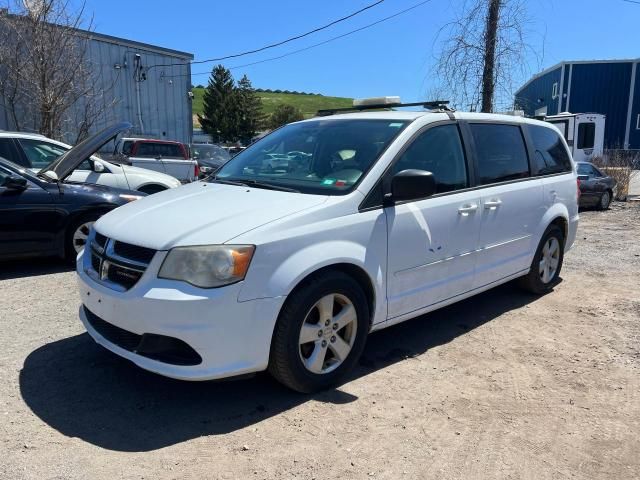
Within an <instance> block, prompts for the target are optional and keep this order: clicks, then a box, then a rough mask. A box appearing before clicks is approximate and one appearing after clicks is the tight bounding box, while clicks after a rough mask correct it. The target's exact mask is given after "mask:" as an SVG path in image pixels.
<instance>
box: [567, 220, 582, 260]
mask: <svg viewBox="0 0 640 480" xmlns="http://www.w3.org/2000/svg"><path fill="white" fill-rule="evenodd" d="M579 222H580V215H579V214H577V213H576V214H575V215H574V216H573V217H572V218H570V219H569V225H568V228H567V241H566V243H565V246H564V250H565V252H567V251H569V250H571V247H573V244H574V242H575V241H576V236H577V235H578V223H579Z"/></svg>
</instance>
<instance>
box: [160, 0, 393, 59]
mask: <svg viewBox="0 0 640 480" xmlns="http://www.w3.org/2000/svg"><path fill="white" fill-rule="evenodd" d="M382 2H384V0H378V1H376V2H374V3H371V4H369V5H367V6H366V7H364V8H361V9H360V10H357V11H355V12H353V13H350V14H349V15H346V16H344V17H341V18H338V19H337V20H333V21H332V22H329V23H327V24H326V25H323V26H321V27H317V28H314V29H313V30H309V31H308V32H305V33H301V34H300V35H296V36H294V37H289V38H287V39H285V40H281V41H279V42H276V43H271V44H269V45H265V46H263V47H260V48H256V49H253V50H247V51H245V52H240V53H234V54H231V55H226V56H224V57H218V58H209V59H207V60H196V61H193V62H189V63H174V64H173V65H172V64H160V65H152V66H151V67H149V68H155V67H173V66H176V65H189V64H191V65H195V64H200V63H210V62H219V61H221V60H229V59H230V58H237V57H243V56H245V55H251V54H253V53H258V52H262V51H264V50H268V49H270V48H275V47H279V46H280V45H284V44H285V43H289V42H293V41H294V40H299V39H301V38H304V37H308V36H309V35H312V34H314V33H317V32H320V31H321V30H326V29H327V28H329V27H332V26H333V25H336V24H338V23H341V22H344V21H345V20H348V19H350V18H353V17H355V16H356V15H359V14H360V13H362V12H364V11H366V10H369V9H371V8H373V7H375V6H377V5H380V4H381V3H382Z"/></svg>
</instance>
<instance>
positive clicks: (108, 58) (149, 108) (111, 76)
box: [0, 30, 193, 143]
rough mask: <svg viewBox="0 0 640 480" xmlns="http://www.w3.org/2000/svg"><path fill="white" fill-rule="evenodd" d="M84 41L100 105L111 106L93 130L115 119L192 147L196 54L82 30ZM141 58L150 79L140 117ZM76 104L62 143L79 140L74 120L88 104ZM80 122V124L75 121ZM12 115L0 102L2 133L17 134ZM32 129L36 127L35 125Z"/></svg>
mask: <svg viewBox="0 0 640 480" xmlns="http://www.w3.org/2000/svg"><path fill="white" fill-rule="evenodd" d="M77 35H78V37H79V38H80V41H87V42H88V46H87V47H88V48H87V57H88V58H87V60H88V62H89V63H90V65H91V66H92V67H93V70H94V72H95V75H96V79H97V87H98V90H100V91H102V92H104V95H103V97H102V101H104V102H105V103H106V104H110V103H112V102H114V101H115V103H114V104H113V105H111V106H109V107H107V108H106V109H105V111H104V113H102V114H101V116H100V117H99V119H98V121H96V122H95V124H94V125H93V127H92V128H91V133H93V132H96V131H98V130H100V129H102V128H104V127H105V126H106V125H108V124H110V123H113V122H117V121H129V122H131V123H132V124H133V125H134V128H133V129H132V131H131V133H132V134H134V135H140V136H149V137H154V138H160V139H167V140H178V141H181V142H186V143H189V142H190V141H191V137H192V130H193V120H192V106H191V99H190V96H189V92H190V90H191V65H190V62H191V61H192V60H193V55H192V54H190V53H186V52H180V51H176V50H171V49H167V48H163V47H158V46H154V45H148V44H145V43H140V42H135V41H132V40H127V39H123V38H117V37H112V36H109V35H103V34H100V33H95V32H87V31H83V30H78V31H77ZM136 54H138V55H140V65H141V66H142V67H143V69H142V71H143V72H145V74H146V80H144V81H141V82H139V87H140V117H141V118H142V124H143V125H144V129H143V128H141V125H140V122H139V115H138V107H137V105H138V104H137V98H136V84H137V83H138V82H136V81H135V80H134V74H135V71H134V62H135V55H136ZM81 103H82V102H78V103H77V104H76V105H75V106H74V107H72V109H75V110H76V111H75V112H73V111H72V112H69V119H70V120H69V123H68V125H65V130H67V131H68V133H67V134H65V137H64V140H66V141H67V142H68V143H72V142H73V141H74V139H75V134H76V132H74V131H73V130H74V123H75V122H74V117H75V118H78V117H79V116H80V115H81V113H80V112H81V110H82V109H83V108H84V106H83V105H82V104H81ZM75 124H77V123H75ZM14 128H15V127H14V126H13V125H12V124H11V121H10V116H9V115H8V114H7V112H6V111H4V109H3V108H2V105H1V102H0V129H3V130H13V129H14ZM31 128H33V127H31Z"/></svg>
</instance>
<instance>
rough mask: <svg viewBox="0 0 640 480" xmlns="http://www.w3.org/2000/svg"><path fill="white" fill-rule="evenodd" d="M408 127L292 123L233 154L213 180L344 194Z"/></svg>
mask: <svg viewBox="0 0 640 480" xmlns="http://www.w3.org/2000/svg"><path fill="white" fill-rule="evenodd" d="M408 123H409V122H407V121H403V120H372V119H326V120H315V121H310V122H300V123H292V124H290V125H286V126H284V127H282V128H280V129H279V130H276V131H275V132H273V133H272V134H270V135H268V136H266V137H264V138H263V139H262V140H259V141H258V142H256V143H254V144H253V145H251V146H250V147H248V148H247V149H246V150H244V151H243V152H241V153H239V154H238V155H236V156H235V157H234V158H233V159H231V160H230V161H229V162H228V163H227V164H226V165H225V166H224V167H222V168H221V169H220V171H219V172H218V174H217V175H216V176H215V177H214V178H212V179H211V181H216V180H217V181H227V182H237V183H243V182H246V183H247V184H252V186H260V185H262V186H265V185H266V184H267V185H273V186H274V187H281V188H283V189H284V188H287V189H292V190H296V191H299V192H302V193H311V194H322V195H341V194H345V193H348V192H349V191H351V190H352V189H353V188H354V186H355V185H356V184H357V183H358V181H359V180H360V179H361V178H362V176H363V175H364V174H365V172H367V171H368V170H369V168H370V167H371V166H372V165H373V164H374V163H375V161H376V160H377V159H378V157H379V156H380V155H381V154H382V152H383V151H384V150H385V148H386V147H387V146H388V145H389V144H390V143H391V142H392V141H393V139H395V138H396V136H397V135H398V134H399V133H400V132H401V131H402V130H403V129H404V128H405V127H406V126H407V124H408Z"/></svg>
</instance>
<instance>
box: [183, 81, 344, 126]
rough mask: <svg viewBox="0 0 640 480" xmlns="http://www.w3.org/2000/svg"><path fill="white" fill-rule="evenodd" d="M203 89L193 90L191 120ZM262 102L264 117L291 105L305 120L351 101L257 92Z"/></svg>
mask: <svg viewBox="0 0 640 480" xmlns="http://www.w3.org/2000/svg"><path fill="white" fill-rule="evenodd" d="M203 95H204V88H194V89H193V118H194V123H195V122H196V121H197V117H196V115H197V114H199V113H200V114H201V113H202V96H203ZM258 95H259V96H260V99H261V100H262V108H263V111H264V113H265V114H266V115H270V114H271V113H272V112H273V110H274V109H275V107H276V106H277V105H279V104H281V103H286V104H289V105H293V106H294V107H297V108H299V109H300V111H302V113H303V114H304V116H305V118H308V117H312V116H314V115H315V113H316V112H317V111H318V110H322V109H325V108H341V107H350V106H351V105H352V104H353V99H351V98H344V97H325V96H324V95H300V94H295V93H266V92H258Z"/></svg>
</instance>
